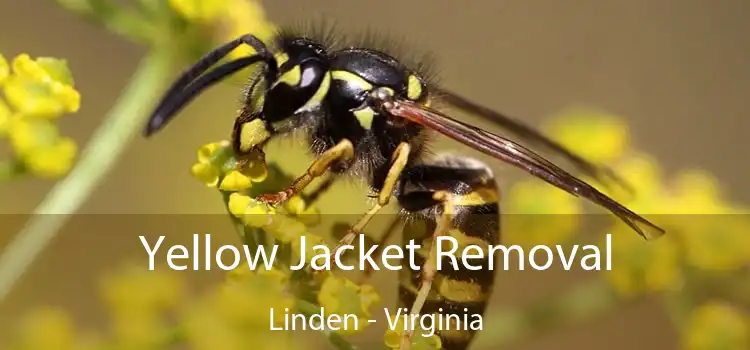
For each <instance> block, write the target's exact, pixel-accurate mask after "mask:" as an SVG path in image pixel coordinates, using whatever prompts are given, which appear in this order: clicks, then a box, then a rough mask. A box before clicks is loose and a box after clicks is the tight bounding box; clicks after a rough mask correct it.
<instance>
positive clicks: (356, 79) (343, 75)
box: [331, 70, 372, 90]
mask: <svg viewBox="0 0 750 350" xmlns="http://www.w3.org/2000/svg"><path fill="white" fill-rule="evenodd" d="M331 75H332V76H333V79H335V80H343V81H346V82H348V83H352V84H356V85H359V88H360V89H362V90H372V84H370V83H369V82H367V80H365V79H363V78H362V77H360V76H359V75H356V74H354V73H352V72H347V71H345V70H335V71H333V72H331Z"/></svg>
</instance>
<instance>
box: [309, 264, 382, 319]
mask: <svg viewBox="0 0 750 350" xmlns="http://www.w3.org/2000/svg"><path fill="white" fill-rule="evenodd" d="M318 303H319V304H320V306H322V307H324V308H325V309H326V312H327V313H331V314H337V315H357V317H358V318H359V321H358V324H359V327H354V325H351V324H348V325H347V327H341V330H340V331H338V332H339V333H344V334H352V333H355V332H360V331H362V330H363V329H364V328H365V327H367V326H368V325H369V324H370V323H369V322H368V320H369V319H370V318H371V317H372V312H371V309H372V308H373V307H375V306H376V305H377V304H378V303H380V295H378V293H377V292H376V291H375V288H374V287H373V286H370V285H367V284H365V285H357V284H355V283H354V282H352V281H350V280H348V279H346V278H343V277H339V276H336V275H333V274H329V275H328V277H327V278H326V279H325V281H324V282H323V285H322V286H321V287H320V292H319V293H318ZM348 320H351V319H348Z"/></svg>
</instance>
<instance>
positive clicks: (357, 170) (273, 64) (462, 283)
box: [145, 31, 664, 349]
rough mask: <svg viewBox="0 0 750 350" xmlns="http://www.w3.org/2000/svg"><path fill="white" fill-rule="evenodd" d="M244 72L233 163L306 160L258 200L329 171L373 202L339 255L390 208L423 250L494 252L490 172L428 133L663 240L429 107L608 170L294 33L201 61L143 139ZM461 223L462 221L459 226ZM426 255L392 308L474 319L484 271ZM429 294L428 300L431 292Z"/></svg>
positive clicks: (425, 85)
mask: <svg viewBox="0 0 750 350" xmlns="http://www.w3.org/2000/svg"><path fill="white" fill-rule="evenodd" d="M240 45H248V46H250V47H252V48H253V49H254V50H255V54H253V55H250V56H247V57H243V58H239V59H235V60H233V61H230V62H226V63H223V64H221V65H219V66H217V67H216V68H214V69H213V70H210V71H208V70H209V68H211V67H212V66H213V65H214V64H216V63H217V62H219V61H220V60H221V59H223V58H224V57H225V56H226V55H227V54H228V53H229V52H230V51H232V50H233V49H235V48H237V47H238V46H240ZM255 63H262V67H261V71H260V73H259V74H258V75H257V76H256V77H255V78H254V79H253V80H252V82H251V84H250V85H249V88H248V89H247V91H246V92H245V96H244V103H243V106H242V108H241V110H240V112H239V116H238V117H237V119H236V121H235V124H234V129H233V133H232V143H233V148H234V151H235V153H236V154H237V155H238V156H240V157H241V156H242V155H243V154H249V153H250V152H262V148H263V146H264V145H265V144H266V142H267V141H269V140H270V139H272V138H274V137H277V136H281V135H287V134H290V133H292V132H302V133H304V134H306V135H307V137H308V140H309V149H310V151H311V152H312V153H313V154H314V155H315V156H316V160H315V161H314V162H313V163H312V165H311V166H310V167H309V169H308V170H307V172H306V173H305V174H304V175H302V176H300V177H299V178H297V179H296V180H295V181H294V182H293V183H292V184H291V185H290V186H289V187H288V188H287V189H286V190H284V191H281V192H279V193H273V194H266V195H263V196H261V197H260V198H259V199H260V200H262V201H265V202H268V203H271V204H278V203H281V202H283V201H285V200H287V199H288V198H290V197H291V196H293V195H295V194H298V193H300V192H302V191H303V190H304V189H305V188H306V187H307V185H309V184H310V183H311V182H312V181H313V180H314V179H315V178H317V177H320V176H322V175H324V174H326V173H329V171H330V172H331V173H336V174H343V175H350V176H358V177H363V178H366V179H367V180H368V182H369V185H370V187H371V190H373V191H374V192H375V193H376V194H377V202H376V203H375V204H374V205H373V207H372V208H371V209H370V210H369V211H368V212H367V214H365V215H364V216H363V218H362V219H361V220H360V221H359V222H357V223H356V224H355V225H354V226H353V228H352V229H351V230H350V231H349V233H348V234H347V235H346V236H345V237H344V238H343V239H342V240H341V241H340V242H339V246H341V245H345V244H350V243H351V242H352V241H353V240H354V239H355V238H356V235H357V233H359V232H362V229H363V228H364V226H365V225H366V224H367V222H368V221H369V220H370V218H372V217H373V215H375V214H376V213H378V211H379V210H380V209H381V208H382V207H383V206H385V205H386V204H388V203H389V201H390V199H391V198H392V197H395V198H396V199H397V201H398V204H399V205H400V207H401V208H402V209H403V211H405V212H407V213H413V214H416V215H421V216H422V217H423V218H424V219H425V220H427V221H428V222H429V223H431V225H428V227H429V229H430V230H431V232H423V234H424V236H423V237H422V238H423V239H424V240H425V242H429V241H430V240H433V241H434V239H435V238H436V237H438V236H440V235H447V234H451V235H463V236H465V237H471V238H473V239H478V240H481V241H484V242H486V243H487V244H497V242H498V241H499V236H500V232H499V225H500V223H499V215H500V209H499V205H498V202H499V191H498V189H497V185H496V183H495V181H494V178H493V174H492V172H491V171H490V170H489V169H488V168H487V166H485V165H484V164H483V163H481V162H479V161H477V160H474V159H471V158H468V157H464V156H456V155H444V156H441V157H428V156H427V153H426V152H425V150H424V146H425V144H426V141H427V140H426V135H427V134H428V133H429V132H430V131H436V132H438V133H440V134H442V135H444V136H447V137H449V138H451V139H453V140H456V141H458V142H461V143H463V144H465V145H468V146H470V147H472V148H474V149H476V150H478V151H481V152H483V153H485V154H487V155H490V156H492V157H494V158H496V159H498V160H501V161H504V162H506V163H509V164H512V165H513V166H515V167H518V168H520V169H522V170H525V171H526V172H528V173H531V174H532V175H534V176H536V177H538V178H540V179H542V180H544V181H546V182H548V183H550V184H551V185H554V186H557V187H559V188H561V189H563V190H565V191H567V192H569V193H570V194H572V195H574V196H580V197H583V198H586V199H588V200H589V201H592V202H594V203H596V204H598V205H600V206H602V207H604V208H606V209H608V210H609V211H611V212H612V213H613V214H614V215H616V216H618V217H619V218H620V219H621V220H622V221H624V222H625V223H626V224H628V225H629V226H630V227H632V228H633V229H634V230H635V231H636V232H638V233H639V234H640V235H641V236H643V237H645V238H653V237H657V236H660V235H661V234H663V233H664V231H663V230H662V229H661V228H659V227H657V226H656V225H654V224H652V223H651V222H649V221H648V220H646V219H644V218H643V217H641V216H639V215H637V214H636V213H634V212H632V211H631V210H629V209H627V208H625V207H624V206H623V205H621V204H619V203H618V202H616V201H615V200H613V199H611V198H610V197H608V196H606V195H605V194H603V193H601V192H600V191H598V190H596V189H595V188H594V187H592V186H590V185H589V184H587V183H585V182H584V181H582V180H580V179H578V178H576V177H575V176H573V175H571V174H570V173H568V172H566V171H565V170H563V169H562V168H560V167H558V166H557V165H555V164H553V163H552V162H550V161H548V160H547V159H545V158H543V157H542V156H540V155H539V154H537V153H534V152H533V151H531V150H529V149H528V148H526V147H524V146H522V145H520V144H518V143H516V142H514V141H512V140H510V139H507V138H503V137H501V136H498V135H496V134H493V133H490V132H487V131H485V130H482V129H479V128H477V127H474V126H471V125H468V124H466V123H463V122H461V121H458V120H456V119H454V118H451V117H449V116H448V115H446V114H445V113H443V112H441V111H439V110H438V109H436V108H434V107H430V106H431V105H433V103H434V102H435V101H440V102H441V103H446V104H448V105H451V106H453V107H455V108H458V109H460V110H463V111H465V112H468V113H472V114H475V115H477V116H480V117H483V118H486V119H489V120H492V121H494V122H496V123H497V124H499V125H500V126H503V127H505V128H506V129H507V130H509V131H510V132H511V133H513V134H515V135H516V136H518V137H519V138H522V139H525V140H527V141H529V142H531V143H534V144H536V145H538V146H542V147H545V148H546V149H547V150H550V151H553V152H556V153H557V154H559V155H562V156H564V157H566V158H567V159H568V160H570V161H571V162H572V163H573V164H575V165H576V166H577V167H578V168H579V169H580V170H581V171H582V172H584V173H585V174H587V175H588V176H591V177H593V178H595V179H603V178H604V177H610V178H613V179H615V180H617V181H620V180H619V179H617V178H616V177H615V176H614V174H612V173H611V172H610V171H609V170H607V169H605V168H602V167H599V166H596V165H594V164H591V163H589V162H587V161H585V160H583V159H582V158H580V157H579V156H577V155H575V154H573V153H572V152H570V151H568V150H567V149H565V148H564V147H562V146H561V145H559V144H557V143H555V142H553V141H552V140H550V139H548V138H546V137H545V136H543V135H542V134H540V133H538V132H536V131H534V130H533V129H532V128H530V127H527V126H525V125H524V124H522V123H520V122H517V121H515V120H513V119H511V118H509V117H506V116H504V115H502V114H500V113H497V112H495V111H492V110H490V109H488V108H485V107H482V106H480V105H477V104H475V103H473V102H470V101H469V100H467V99H465V98H463V97H460V96H458V95H456V94H454V93H452V92H450V91H448V90H446V89H443V88H440V87H438V86H435V85H434V84H430V83H429V82H428V78H429V77H428V76H427V74H426V73H425V72H422V71H420V70H419V68H415V67H409V66H407V65H406V64H404V63H403V62H402V61H399V60H397V59H396V58H394V57H392V56H391V55H389V54H387V53H386V52H385V51H384V50H378V49H373V48H368V46H367V45H361V46H339V47H336V46H335V45H334V44H332V43H330V42H326V40H325V38H322V37H316V36H315V35H302V34H300V33H298V32H295V31H281V32H280V33H279V34H278V35H277V37H276V39H275V45H273V47H268V46H266V45H265V44H264V43H263V42H261V41H260V40H259V39H257V38H256V37H254V36H252V35H249V34H248V35H244V36H242V37H240V38H237V39H235V40H233V41H231V42H229V43H226V44H224V45H222V46H220V47H219V48H217V49H215V50H213V51H212V52H210V53H208V54H207V55H205V56H204V57H203V58H201V59H200V60H199V61H198V62H197V63H196V64H195V65H193V66H192V67H190V68H189V69H188V70H186V71H185V72H184V73H183V74H182V75H181V76H180V77H179V79H177V81H175V82H174V84H173V85H172V86H171V88H170V89H169V90H168V91H167V92H166V94H165V96H164V98H163V100H162V101H161V103H160V104H159V105H158V106H157V108H156V110H155V111H154V112H153V115H152V116H151V118H150V120H149V122H148V125H147V126H146V129H145V135H146V136H149V135H151V134H153V133H155V132H157V131H158V130H160V129H161V128H163V127H164V126H165V125H166V124H167V123H168V122H169V121H170V120H171V119H172V118H173V117H174V116H175V115H176V114H177V113H178V112H179V110H180V109H181V108H183V107H184V106H185V105H186V104H187V103H188V102H190V101H191V100H192V99H193V98H195V97H196V96H197V95H199V94H200V93H201V92H202V91H203V90H205V89H206V88H208V87H210V86H212V85H213V84H215V83H216V82H218V81H220V80H222V79H224V78H225V77H227V76H228V75H230V74H233V73H235V72H237V71H239V70H241V69H243V68H245V67H248V66H250V65H252V64H255ZM207 71H208V72H207ZM206 72H207V73H206ZM469 216H473V217H472V219H470V220H467V217H469ZM475 217H476V219H475ZM449 232H450V233H449ZM411 238H414V237H411ZM428 246H429V245H428ZM433 246H434V245H433ZM434 254H435V251H434V247H433V249H432V251H431V252H428V253H426V254H425V256H422V261H421V263H423V264H424V266H423V268H422V271H421V273H418V272H415V271H407V272H405V274H404V276H402V283H401V286H400V290H399V297H400V300H401V302H402V303H403V304H404V306H406V307H408V308H409V309H410V312H411V313H413V314H417V313H420V312H421V313H436V312H438V310H439V309H441V310H442V312H443V313H446V314H455V315H462V314H465V313H466V312H467V310H468V312H471V313H478V314H481V313H483V312H484V310H485V309H486V298H487V296H488V295H489V294H490V292H491V287H492V285H493V280H494V275H493V274H492V273H491V272H488V271H483V270H480V271H469V270H465V271H464V270H460V271H440V272H438V271H436V270H435V266H434ZM475 265H476V264H475ZM436 277H440V278H439V279H437V280H436ZM433 284H435V285H433ZM433 288H435V290H437V291H439V292H438V293H430V291H431V290H432V289H433ZM459 294H460V295H459ZM473 336H474V334H473V333H472V332H470V331H455V332H442V333H441V334H440V337H441V339H442V342H443V347H444V348H445V349H465V348H467V347H468V345H469V343H470V342H471V340H472V338H473ZM410 337H411V334H410V333H408V332H407V334H406V335H405V336H404V340H403V343H402V349H407V348H408V347H409V344H410V343H411V342H410Z"/></svg>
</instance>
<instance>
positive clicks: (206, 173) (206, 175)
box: [190, 162, 219, 187]
mask: <svg viewBox="0 0 750 350" xmlns="http://www.w3.org/2000/svg"><path fill="white" fill-rule="evenodd" d="M190 173H191V174H193V176H195V178H196V179H198V180H199V181H201V182H203V183H205V184H206V186H208V187H216V184H217V183H218V182H219V169H217V168H216V167H215V166H213V165H211V164H210V163H203V162H201V163H195V164H193V166H192V167H190Z"/></svg>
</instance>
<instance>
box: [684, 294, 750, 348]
mask: <svg viewBox="0 0 750 350" xmlns="http://www.w3.org/2000/svg"><path fill="white" fill-rule="evenodd" d="M687 327H688V328H687V330H686V331H685V333H684V340H683V342H684V346H685V349H686V350H714V349H726V350H741V349H748V348H750V320H748V318H747V315H744V314H742V312H741V311H739V310H738V309H736V308H734V307H732V306H731V305H728V304H725V303H723V302H718V301H713V302H708V303H706V304H703V305H701V306H699V307H697V308H696V309H695V310H693V312H692V314H691V315H690V320H689V322H688V326H687Z"/></svg>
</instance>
